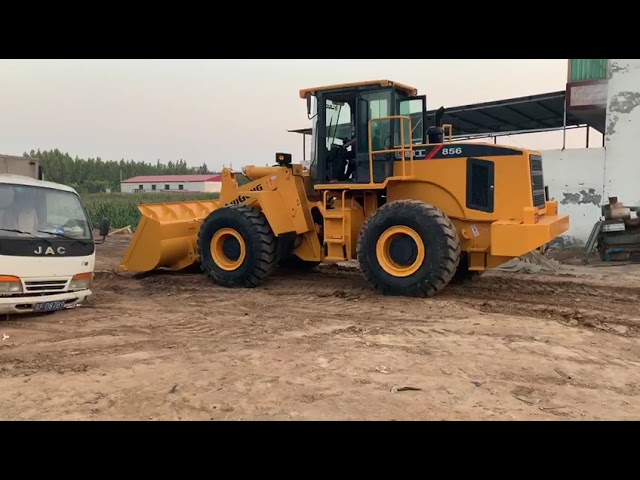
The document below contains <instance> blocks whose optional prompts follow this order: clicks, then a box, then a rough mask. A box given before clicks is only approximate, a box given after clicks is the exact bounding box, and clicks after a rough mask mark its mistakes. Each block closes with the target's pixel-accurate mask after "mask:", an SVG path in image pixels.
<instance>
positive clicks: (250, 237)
mask: <svg viewBox="0 0 640 480" xmlns="http://www.w3.org/2000/svg"><path fill="white" fill-rule="evenodd" d="M198 257H199V258H200V266H201V268H202V270H203V271H204V272H205V274H206V275H207V276H208V277H209V278H211V279H212V280H213V281H214V282H215V283H216V284H218V285H221V286H224V287H245V288H252V287H256V286H258V285H260V284H261V283H262V282H263V281H264V280H265V279H266V278H267V277H268V276H269V274H271V272H272V271H273V269H274V268H275V266H276V264H277V254H276V240H275V235H274V234H273V231H272V230H271V227H270V226H269V223H268V222H267V219H266V217H265V216H264V214H263V213H262V212H260V211H259V210H256V209H255V208H251V207H246V206H239V205H232V206H229V207H223V208H220V209H218V210H214V211H213V212H211V213H210V214H209V216H207V218H206V219H205V220H204V222H202V226H201V227H200V232H199V234H198Z"/></svg>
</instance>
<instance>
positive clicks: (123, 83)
mask: <svg viewBox="0 0 640 480" xmlns="http://www.w3.org/2000/svg"><path fill="white" fill-rule="evenodd" d="M566 76H567V61H566V60H531V59H529V60H0V153H4V154H10V155H21V154H22V153H23V152H24V151H29V150H31V149H32V148H33V149H38V148H40V149H43V150H44V149H53V148H59V149H60V150H62V151H63V152H68V153H69V154H71V155H72V156H76V155H77V156H79V157H81V158H86V157H96V156H100V157H102V158H103V159H105V160H107V159H115V160H119V159H121V158H125V159H134V160H144V161H147V162H149V161H150V162H155V161H156V160H157V159H160V160H161V161H163V162H167V161H169V160H176V159H179V158H182V159H184V160H186V161H187V162H188V163H189V164H191V165H200V164H202V163H203V162H206V163H207V165H208V166H209V168H212V169H218V168H220V167H221V166H222V165H223V164H224V165H227V166H228V165H229V162H230V161H233V166H234V168H235V167H241V166H243V165H246V164H254V163H255V164H260V165H262V164H265V163H271V162H272V161H273V156H274V153H275V152H276V151H288V152H291V153H292V154H293V155H294V161H299V160H301V158H302V137H301V136H300V135H297V134H293V133H288V132H286V130H287V129H293V128H302V127H307V126H309V125H310V122H309V121H308V120H307V116H306V104H305V101H304V100H302V99H300V98H299V96H298V91H299V90H300V89H301V88H307V87H313V86H318V85H325V84H333V83H344V82H354V81H362V80H372V79H380V78H389V79H391V80H396V81H399V82H402V83H407V84H409V85H412V86H414V87H416V88H418V90H419V93H420V94H426V95H427V104H428V105H427V107H428V108H429V109H433V108H437V107H439V106H440V105H444V106H445V107H453V106H456V105H463V104H467V103H475V102H483V101H490V100H500V99H505V98H510V97H515V96H522V95H533V94H538V93H546V92H551V91H557V90H563V89H564V88H565V82H566ZM573 133H574V135H570V137H569V138H570V145H569V146H582V145H583V144H584V132H582V133H580V134H579V135H577V133H578V132H573ZM599 138H600V136H599V135H595V136H594V137H593V139H594V140H593V142H594V144H595V143H597V142H598V141H599V140H598V139H599ZM500 142H501V143H508V144H511V145H518V146H524V147H529V148H538V149H544V148H560V147H561V134H560V133H552V134H543V135H527V136H513V137H511V138H503V139H502V140H500Z"/></svg>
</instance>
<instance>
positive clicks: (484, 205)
mask: <svg viewBox="0 0 640 480" xmlns="http://www.w3.org/2000/svg"><path fill="white" fill-rule="evenodd" d="M493 180H494V165H493V162H489V161H486V160H478V159H475V158H469V159H468V160H467V208H471V209H473V210H480V211H483V212H493V196H494V193H493V190H494V188H493Z"/></svg>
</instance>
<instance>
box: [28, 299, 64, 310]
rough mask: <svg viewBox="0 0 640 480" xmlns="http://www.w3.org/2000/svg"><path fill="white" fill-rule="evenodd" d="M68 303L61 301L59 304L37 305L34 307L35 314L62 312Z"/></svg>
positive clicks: (46, 303)
mask: <svg viewBox="0 0 640 480" xmlns="http://www.w3.org/2000/svg"><path fill="white" fill-rule="evenodd" d="M65 304H66V302H65V301H64V300H59V301H57V302H45V303H36V304H35V306H34V307H33V311H34V312H55V311H56V310H62V309H63V308H64V306H65Z"/></svg>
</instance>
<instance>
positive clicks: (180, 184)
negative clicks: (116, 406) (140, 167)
mask: <svg viewBox="0 0 640 480" xmlns="http://www.w3.org/2000/svg"><path fill="white" fill-rule="evenodd" d="M221 185H222V175H220V174H207V175H139V176H137V177H132V178H128V179H126V180H123V181H122V182H121V183H120V191H121V192H123V193H147V192H207V193H214V192H219V191H220V187H221Z"/></svg>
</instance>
